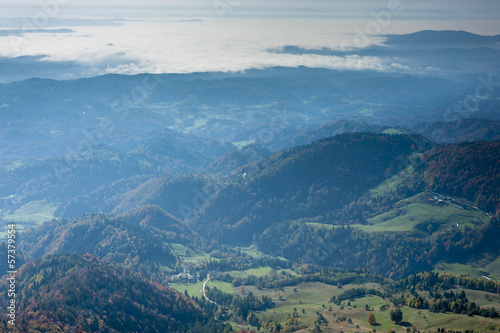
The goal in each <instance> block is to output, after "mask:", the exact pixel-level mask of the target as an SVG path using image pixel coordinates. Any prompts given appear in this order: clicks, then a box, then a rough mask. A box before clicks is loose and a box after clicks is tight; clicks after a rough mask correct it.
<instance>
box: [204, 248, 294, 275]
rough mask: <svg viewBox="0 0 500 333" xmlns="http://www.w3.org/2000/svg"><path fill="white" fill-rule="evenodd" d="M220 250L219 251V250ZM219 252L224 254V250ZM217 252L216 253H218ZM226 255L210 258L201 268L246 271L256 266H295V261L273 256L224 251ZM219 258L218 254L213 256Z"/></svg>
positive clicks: (281, 267) (285, 267)
mask: <svg viewBox="0 0 500 333" xmlns="http://www.w3.org/2000/svg"><path fill="white" fill-rule="evenodd" d="M217 252H218V251H217ZM217 254H219V255H222V252H218V253H217ZM217 254H216V255H217ZM224 254H225V255H224V257H223V258H222V259H219V260H212V259H210V260H209V261H207V262H203V263H202V264H200V265H199V267H201V269H205V270H211V271H244V270H247V269H250V268H256V267H266V266H268V267H271V268H273V269H289V268H292V267H293V262H291V261H289V260H283V259H278V258H273V257H267V256H266V257H261V258H254V257H252V256H249V255H247V254H245V253H241V252H238V254H234V253H227V252H226V253H224ZM213 257H215V258H217V256H213Z"/></svg>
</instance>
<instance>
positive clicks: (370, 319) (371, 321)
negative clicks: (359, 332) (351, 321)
mask: <svg viewBox="0 0 500 333" xmlns="http://www.w3.org/2000/svg"><path fill="white" fill-rule="evenodd" d="M376 322H377V320H376V319H375V315H374V314H373V313H370V314H369V315H368V325H372V326H373V325H375V323H376Z"/></svg>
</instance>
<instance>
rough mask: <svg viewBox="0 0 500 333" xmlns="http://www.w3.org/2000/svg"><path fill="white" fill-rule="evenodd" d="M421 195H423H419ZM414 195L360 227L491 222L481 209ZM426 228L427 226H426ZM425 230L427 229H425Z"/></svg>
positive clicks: (398, 228) (405, 227)
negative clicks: (424, 199) (420, 200)
mask: <svg viewBox="0 0 500 333" xmlns="http://www.w3.org/2000/svg"><path fill="white" fill-rule="evenodd" d="M419 196H421V195H419ZM418 201H419V200H418V198H415V197H412V198H409V199H405V200H404V201H402V202H400V203H398V204H396V206H398V207H399V208H397V209H393V210H391V211H389V212H387V213H384V214H380V215H378V216H375V217H373V218H371V219H368V223H370V224H371V225H369V226H362V227H360V229H363V230H365V231H369V232H375V231H385V232H399V231H413V230H414V229H415V228H416V227H417V226H418V225H419V224H422V223H425V224H426V225H427V224H429V223H432V224H434V225H438V226H439V227H440V228H443V227H451V226H452V225H456V224H457V223H459V224H460V225H461V226H462V227H463V226H465V225H468V226H470V227H474V225H473V224H472V223H470V221H471V220H473V219H477V220H480V221H481V222H483V223H487V222H489V218H488V216H486V214H485V213H483V212H481V211H479V210H466V209H463V208H461V207H459V206H457V205H453V204H449V203H441V204H437V203H428V202H418ZM424 229H426V228H424ZM424 231H425V230H424Z"/></svg>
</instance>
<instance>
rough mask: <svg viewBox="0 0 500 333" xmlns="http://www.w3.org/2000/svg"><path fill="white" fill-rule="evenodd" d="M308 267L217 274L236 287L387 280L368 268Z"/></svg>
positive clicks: (340, 284) (379, 281) (267, 287)
mask: <svg viewBox="0 0 500 333" xmlns="http://www.w3.org/2000/svg"><path fill="white" fill-rule="evenodd" d="M306 266H309V265H306ZM311 266H312V265H311ZM308 269H311V267H305V268H304V267H301V269H300V271H301V274H292V273H289V272H287V271H280V272H275V271H274V272H271V273H269V274H266V275H264V276H259V277H257V276H255V275H249V276H247V277H232V276H231V275H229V274H228V273H226V274H221V273H219V274H217V275H216V276H217V279H218V280H221V281H224V282H230V283H232V284H233V286H234V287H239V286H256V287H257V288H258V289H261V288H266V289H282V288H284V287H292V286H297V285H299V284H301V283H303V282H321V283H325V284H330V285H335V286H339V287H342V286H343V285H346V284H351V283H356V284H360V283H368V282H378V283H382V282H383V281H385V279H384V278H383V277H382V276H380V275H377V274H374V273H371V272H369V271H368V270H364V269H360V270H357V271H343V272H342V271H338V270H332V269H326V268H323V269H320V270H318V271H317V272H314V273H308V272H307V271H306V270H308Z"/></svg>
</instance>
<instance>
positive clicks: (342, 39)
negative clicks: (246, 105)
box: [0, 0, 500, 78]
mask: <svg viewBox="0 0 500 333" xmlns="http://www.w3.org/2000/svg"><path fill="white" fill-rule="evenodd" d="M3 9H4V11H3V13H2V15H6V16H5V17H0V57H4V58H10V59H12V58H17V57H23V56H30V57H34V58H33V59H35V60H34V61H37V62H41V63H42V64H43V63H58V62H61V63H62V62H64V63H73V64H77V65H78V66H79V68H80V70H79V71H78V73H69V74H68V76H67V78H72V76H74V77H81V76H93V75H96V74H97V75H99V74H106V73H120V74H137V73H144V72H150V73H190V72H204V71H224V72H231V71H243V70H246V69H252V68H266V67H274V66H285V67H297V66H307V67H320V68H328V69H339V70H343V69H345V70H376V71H402V72H411V68H408V66H405V65H402V64H400V63H399V62H398V61H397V59H387V58H383V57H375V56H371V57H369V56H359V55H355V54H349V55H319V54H286V53H279V52H270V51H269V50H273V49H274V50H275V49H279V48H282V47H285V46H288V45H293V46H297V47H300V48H304V49H322V48H328V49H332V50H352V49H356V48H360V47H368V46H370V45H377V44H380V43H383V41H384V39H383V38H382V37H376V36H377V35H383V34H390V33H397V34H402V33H411V32H415V31H418V30H424V29H435V30H444V29H453V30H468V31H471V32H476V33H483V34H495V33H500V27H499V25H498V22H499V21H498V19H497V17H500V15H499V16H495V13H500V4H499V2H498V1H490V0H482V1H479V2H475V3H474V4H470V3H469V2H466V1H462V0H454V1H451V0H443V1H440V2H439V3H433V2H431V1H429V0H422V1H418V2H417V1H410V0H389V1H379V0H359V1H347V0H338V1H335V2H331V1H326V0H315V1H311V2H305V1H297V0H289V1H284V0H273V1H263V0H252V1H250V0H213V1H211V0H210V1H202V0H188V1H184V2H182V3H181V4H180V2H179V1H173V0H166V1H163V0H162V1H159V0H145V1H142V2H141V3H140V4H138V3H137V1H129V0H122V1H115V0H108V1H105V2H103V1H99V2H98V1H83V0H47V1H42V2H39V1H35V0H16V1H11V0H7V1H6V2H5V4H4V5H3ZM16 15H18V16H16ZM23 29H24V32H25V33H23ZM37 29H38V30H37ZM374 35H375V36H374ZM360 41H362V42H360ZM361 44H362V45H361Z"/></svg>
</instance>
